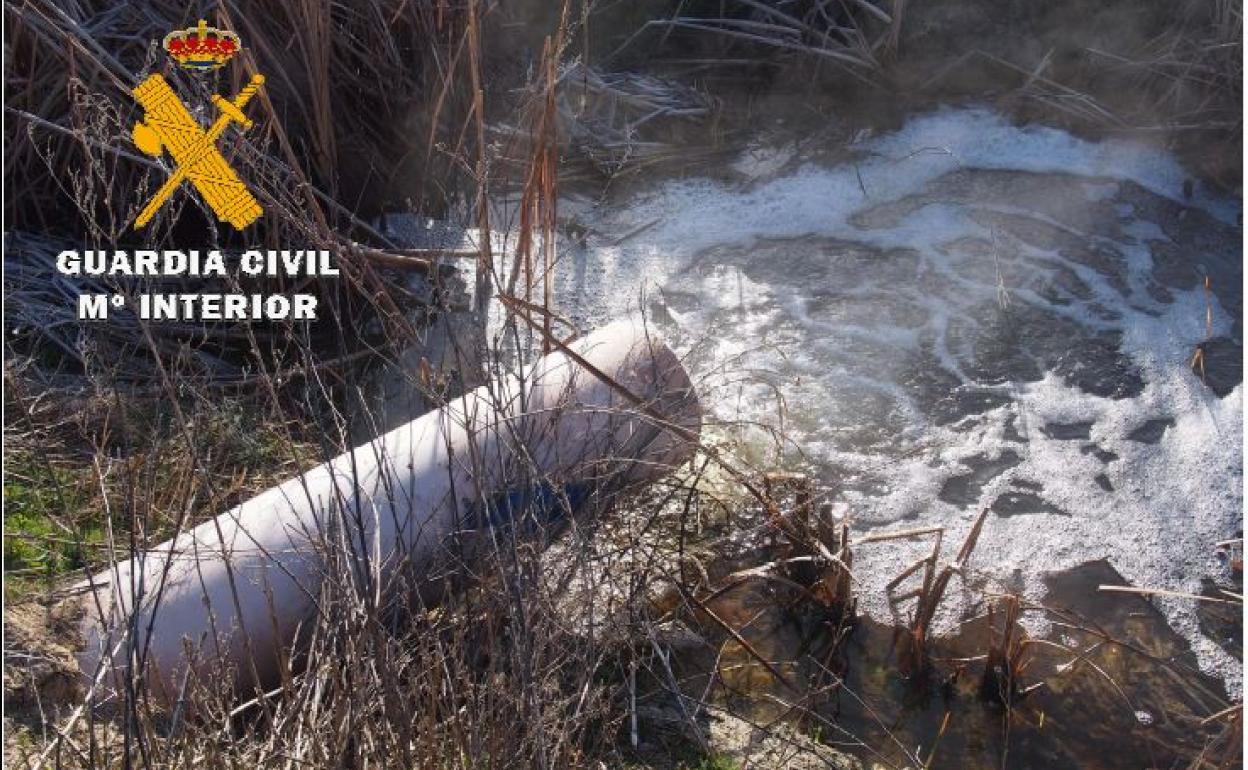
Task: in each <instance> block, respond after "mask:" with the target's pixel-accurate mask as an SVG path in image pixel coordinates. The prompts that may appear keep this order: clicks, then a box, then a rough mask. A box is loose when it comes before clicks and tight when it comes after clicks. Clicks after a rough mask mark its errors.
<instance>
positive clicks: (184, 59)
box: [163, 19, 242, 70]
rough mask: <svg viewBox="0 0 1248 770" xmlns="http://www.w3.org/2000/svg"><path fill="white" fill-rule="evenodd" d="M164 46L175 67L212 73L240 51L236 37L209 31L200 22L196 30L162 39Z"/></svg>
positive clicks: (189, 28)
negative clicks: (178, 65)
mask: <svg viewBox="0 0 1248 770" xmlns="http://www.w3.org/2000/svg"><path fill="white" fill-rule="evenodd" d="M163 45H164V48H165V51H166V52H168V54H169V55H170V56H172V57H173V58H174V60H175V61H177V63H178V64H180V65H181V66H183V67H185V68H187V69H192V70H215V69H216V68H218V67H220V66H222V65H223V64H225V63H226V62H228V61H229V60H230V59H231V58H233V56H234V54H236V53H238V51H239V49H240V48H242V45H241V43H240V41H239V39H238V35H235V34H234V33H233V32H229V31H227V30H224V29H217V28H216V27H210V26H208V22H206V21H204V20H203V19H200V20H199V25H198V26H195V27H187V28H186V29H175V30H174V31H173V32H170V33H169V34H168V35H165V40H164V43H163Z"/></svg>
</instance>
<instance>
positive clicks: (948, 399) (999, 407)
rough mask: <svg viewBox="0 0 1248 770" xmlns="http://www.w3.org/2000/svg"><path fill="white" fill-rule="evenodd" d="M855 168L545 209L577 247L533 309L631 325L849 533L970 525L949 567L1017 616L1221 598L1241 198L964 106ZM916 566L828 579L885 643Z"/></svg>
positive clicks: (746, 171)
mask: <svg viewBox="0 0 1248 770" xmlns="http://www.w3.org/2000/svg"><path fill="white" fill-rule="evenodd" d="M852 149H853V150H854V154H853V157H852V158H851V159H850V160H847V161H843V162H840V163H829V162H826V161H816V160H811V159H809V158H807V157H805V156H804V155H803V153H802V151H800V150H796V149H794V148H789V147H774V146H772V147H763V146H760V147H757V148H754V149H752V150H747V151H745V152H743V153H742V154H741V156H740V157H739V158H738V159H737V160H736V161H735V162H733V163H731V164H729V165H728V166H726V167H724V168H720V169H715V170H714V173H713V174H712V175H710V176H707V177H705V178H681V179H663V180H655V181H654V182H653V183H652V184H649V185H646V186H640V187H638V186H636V185H634V186H633V188H632V189H629V190H625V191H620V192H615V193H608V194H607V195H605V196H601V197H594V198H576V197H569V198H567V199H566V200H564V201H561V203H560V206H561V209H560V212H561V216H567V217H569V218H571V219H574V220H575V221H576V222H578V224H579V226H580V227H582V228H584V231H585V232H587V233H588V235H587V237H585V238H584V240H583V242H582V243H581V244H579V245H578V244H577V243H575V242H573V241H572V240H571V239H569V241H568V243H567V244H565V245H564V246H561V248H562V251H561V255H562V256H561V261H560V263H559V267H558V277H557V282H556V290H557V295H556V296H557V297H558V301H559V309H560V311H561V312H564V313H565V314H568V315H570V316H572V317H573V319H574V320H576V321H577V322H578V323H580V324H582V325H585V326H592V325H594V324H595V323H596V322H598V321H600V320H605V319H607V318H612V317H616V316H619V315H621V314H623V313H627V312H634V313H637V312H640V313H645V314H646V315H648V316H649V318H650V319H651V321H652V322H653V323H654V324H655V325H656V326H657V328H658V329H659V330H660V331H661V332H663V333H664V335H665V336H666V337H667V338H668V339H669V340H670V341H672V342H673V343H674V345H675V346H676V347H677V348H678V349H679V350H680V351H681V352H682V353H683V355H684V356H685V359H686V362H687V365H688V367H689V369H690V370H691V371H692V372H693V374H694V376H695V379H696V380H697V381H698V387H699V390H700V395H701V397H702V399H703V402H704V403H705V404H706V405H707V406H708V407H709V409H710V411H711V412H712V416H713V418H714V420H715V421H716V422H717V423H718V425H719V427H718V428H717V429H716V430H718V431H721V432H724V433H731V434H733V435H734V436H735V437H736V438H738V439H741V440H742V441H743V442H744V445H745V447H746V449H745V450H744V451H745V452H746V454H751V455H753V457H754V459H756V460H758V461H759V462H760V463H761V464H763V465H764V466H774V465H783V466H786V467H788V468H791V469H800V470H804V471H806V472H808V473H810V474H813V475H814V476H815V477H816V478H817V479H819V480H820V481H821V482H822V483H823V484H824V485H825V487H826V499H828V500H830V501H831V502H832V504H833V508H834V511H835V512H836V513H838V514H849V515H850V516H851V517H852V521H853V523H854V527H855V529H856V530H858V531H863V530H869V529H873V528H898V527H902V526H905V527H911V526H923V525H940V526H944V527H945V528H946V530H947V531H946V540H945V542H946V543H958V542H960V541H961V539H962V537H963V535H964V534H965V532H966V530H967V529H968V528H969V526H970V524H971V522H972V521H973V519H974V517H975V515H976V513H977V512H978V511H979V510H981V509H982V508H983V507H988V508H990V509H991V511H992V515H991V516H990V519H989V522H988V524H987V526H986V527H985V530H984V533H983V536H982V537H981V539H980V541H979V546H978V548H977V551H976V553H975V557H974V563H975V567H976V568H977V569H980V570H983V571H985V572H987V573H990V574H994V575H996V576H997V577H998V578H999V579H1000V581H1001V582H1002V584H1003V585H1005V586H1007V587H1009V588H1010V589H1011V590H1016V591H1019V592H1021V593H1022V594H1023V595H1024V596H1026V597H1027V598H1029V599H1032V600H1035V601H1041V600H1043V599H1044V598H1045V597H1046V595H1047V594H1049V593H1050V590H1051V589H1050V587H1049V586H1048V584H1047V583H1046V575H1051V574H1056V573H1058V572H1060V571H1063V570H1069V569H1072V568H1075V567H1077V566H1079V565H1081V564H1085V563H1088V562H1092V561H1096V560H1106V563H1107V564H1109V565H1112V568H1113V569H1115V570H1117V572H1118V573H1120V574H1121V575H1122V576H1123V577H1124V578H1125V579H1126V580H1127V581H1128V582H1129V583H1131V584H1133V585H1137V586H1149V587H1157V588H1166V589H1170V590H1174V591H1186V592H1191V593H1197V592H1199V591H1200V590H1201V586H1202V580H1203V579H1207V578H1211V577H1214V578H1218V577H1222V578H1224V577H1226V575H1225V574H1224V573H1225V572H1226V571H1227V568H1226V565H1225V564H1224V563H1222V562H1220V561H1219V560H1218V559H1217V558H1216V556H1215V548H1214V544H1215V543H1216V542H1217V541H1220V540H1224V539H1226V538H1230V537H1234V536H1235V535H1236V532H1237V530H1238V528H1239V527H1240V521H1241V512H1242V502H1243V501H1242V491H1241V490H1242V464H1243V457H1242V442H1241V437H1242V422H1243V392H1242V385H1241V384H1240V379H1241V360H1242V325H1241V322H1240V318H1241V315H1242V291H1241V287H1242V260H1241V237H1242V231H1241V224H1240V222H1241V203H1240V201H1239V200H1237V199H1234V200H1233V199H1225V198H1220V197H1218V196H1217V195H1215V194H1213V193H1211V192H1209V191H1207V190H1206V189H1205V188H1204V186H1203V185H1202V184H1200V183H1198V182H1192V181H1189V180H1187V179H1186V177H1185V176H1184V174H1183V171H1182V170H1181V168H1180V167H1179V166H1178V164H1177V163H1176V162H1175V161H1174V160H1173V159H1172V158H1171V157H1170V156H1168V155H1167V154H1166V153H1164V152H1163V151H1160V150H1157V149H1154V148H1149V147H1146V146H1142V145H1139V144H1133V143H1130V142H1127V141H1105V142H1089V141H1085V140H1082V139H1079V138H1076V137H1074V136H1071V135H1069V134H1067V133H1064V132H1062V131H1059V130H1055V129H1050V128H1040V127H1025V128H1020V127H1015V126H1012V125H1010V124H1009V123H1007V122H1006V121H1005V120H1004V119H1002V118H1001V117H999V116H997V115H995V114H993V113H992V112H989V111H985V110H979V109H959V110H953V109H950V110H944V111H940V112H936V113H932V114H929V115H925V116H920V117H917V118H914V119H912V120H911V121H910V122H909V123H908V124H907V125H906V126H905V127H904V128H903V129H901V130H900V131H897V132H895V133H890V134H886V135H880V136H875V137H869V138H864V139H862V140H860V141H859V142H857V143H856V144H855V146H854V147H853V148H852ZM565 246H566V247H565ZM1206 277H1207V278H1208V287H1207V288H1206V284H1205V280H1206ZM1198 345H1202V346H1203V349H1204V377H1203V381H1202V376H1201V374H1200V373H1199V369H1197V370H1193V369H1192V368H1191V367H1190V365H1189V364H1190V362H1191V360H1192V358H1193V355H1194V353H1195V351H1196V349H1197V346H1198ZM777 436H780V438H779V439H778V438H777ZM930 547H931V546H930V542H925V541H919V540H916V541H909V542H894V543H889V544H888V546H887V547H877V548H872V547H870V546H867V547H864V548H863V549H862V550H861V551H860V552H859V553H856V554H855V558H856V560H857V562H856V564H857V569H856V574H857V577H858V578H859V580H860V582H861V583H862V585H860V587H859V588H860V591H859V595H860V596H861V597H862V602H863V605H862V606H863V608H864V609H865V610H866V611H867V613H868V614H869V615H870V616H871V617H873V618H875V619H876V620H879V621H890V620H891V617H892V613H891V610H890V608H889V605H888V604H887V602H886V600H885V598H884V597H885V591H884V586H885V584H886V583H887V582H888V581H889V580H891V579H892V578H893V577H894V576H895V575H896V574H897V573H898V572H899V571H900V570H901V569H902V568H903V567H904V566H905V565H908V564H910V563H911V562H912V561H914V560H915V559H917V558H920V557H921V556H923V555H924V554H925V553H927V552H928V550H929V549H930ZM947 604H948V605H949V607H948V608H947V611H946V612H945V613H944V615H943V620H942V622H943V625H944V627H945V628H946V629H949V628H952V623H953V621H955V620H956V619H957V618H958V616H959V612H960V608H959V607H958V606H957V602H956V601H951V602H947ZM1157 604H1158V606H1159V607H1160V608H1161V610H1162V612H1163V613H1164V617H1165V618H1166V619H1167V621H1168V622H1169V624H1170V626H1171V627H1172V628H1173V629H1175V630H1176V631H1177V632H1178V633H1179V634H1180V635H1181V636H1182V637H1183V638H1185V639H1186V640H1187V642H1188V643H1190V645H1191V647H1192V649H1193V650H1194V651H1195V655H1196V658H1197V659H1198V660H1199V663H1200V666H1201V667H1202V668H1203V669H1204V670H1205V671H1206V672H1207V673H1210V674H1213V675H1216V676H1218V677H1219V678H1222V679H1223V680H1224V681H1225V682H1226V684H1227V687H1228V688H1229V689H1230V690H1231V692H1232V693H1237V692H1238V691H1239V689H1240V687H1241V685H1240V677H1241V673H1240V672H1241V666H1240V664H1239V663H1238V661H1236V660H1234V659H1233V657H1232V656H1230V655H1229V654H1228V653H1227V652H1226V651H1225V650H1224V649H1223V648H1222V647H1221V646H1219V644H1218V643H1217V642H1216V640H1214V639H1211V638H1210V637H1209V636H1208V635H1206V634H1205V633H1202V631H1201V629H1200V626H1199V623H1198V619H1197V612H1196V607H1195V603H1194V602H1192V601H1190V600H1180V599H1160V600H1157ZM1029 622H1031V623H1033V624H1038V626H1039V627H1035V628H1033V629H1032V630H1033V631H1035V632H1037V633H1045V632H1046V631H1047V630H1048V629H1046V628H1044V627H1043V626H1044V622H1043V620H1032V621H1029Z"/></svg>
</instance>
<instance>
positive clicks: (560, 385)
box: [79, 321, 701, 703]
mask: <svg viewBox="0 0 1248 770" xmlns="http://www.w3.org/2000/svg"><path fill="white" fill-rule="evenodd" d="M571 350H572V351H573V352H574V355H568V354H566V353H563V352H556V353H552V354H550V355H547V356H545V357H543V358H541V359H540V360H538V361H537V362H536V363H535V364H534V365H533V366H532V367H531V369H530V370H529V371H527V372H525V373H524V374H523V375H522V376H520V377H510V378H505V379H503V380H501V381H498V382H496V383H494V384H493V385H486V386H483V387H481V388H479V389H477V390H475V391H472V392H471V393H469V394H467V395H465V396H463V397H462V398H460V399H457V400H455V401H453V402H451V403H450V404H448V405H447V406H445V407H443V408H442V409H439V410H436V411H434V412H430V413H429V414H426V415H424V416H422V417H420V418H418V419H416V420H413V421H412V422H410V423H408V424H406V425H403V426H401V427H399V428H396V429H395V430H392V431H390V432H389V433H386V434H385V435H382V436H380V437H378V438H376V439H374V440H373V441H371V442H369V443H367V444H364V445H362V446H360V447H357V448H356V449H354V450H353V451H351V452H347V453H345V454H343V455H340V456H339V457H337V458H335V459H333V460H331V461H329V462H327V463H324V464H322V465H319V466H317V467H316V468H313V469H312V470H309V471H308V472H306V473H304V474H303V475H301V476H298V477H296V478H293V479H290V480H289V481H287V482H285V483H283V484H281V485H279V486H276V487H273V488H271V489H268V490H266V491H265V492H262V493H260V494H259V495H257V496H256V497H253V498H252V499H250V500H248V501H246V502H244V503H242V504H241V505H239V506H238V507H236V508H234V509H233V510H230V511H228V512H226V513H224V514H221V515H220V516H218V517H216V518H215V519H213V520H210V521H208V522H205V523H203V524H201V525H199V526H198V527H196V528H194V529H192V530H190V531H188V532H186V533H183V534H182V535H181V536H180V537H178V538H176V539H175V540H173V541H170V542H166V543H163V544H161V545H159V546H157V547H155V548H153V549H151V550H149V551H147V552H145V553H142V554H139V555H136V556H135V557H134V558H133V559H131V560H129V561H123V562H118V563H116V564H114V565H113V566H112V567H111V568H109V569H108V570H105V571H103V572H101V573H99V574H98V575H95V576H94V577H93V578H92V579H91V580H89V581H88V582H87V583H86V584H84V586H85V600H84V601H86V603H87V614H86V616H85V618H84V620H83V625H82V631H83V639H84V641H85V646H84V647H83V649H82V651H81V653H80V654H79V663H80V665H81V667H82V671H83V673H84V675H85V676H86V677H88V678H89V679H93V680H94V679H96V677H97V674H101V673H103V678H102V680H101V681H102V683H103V686H104V689H105V690H114V689H115V688H114V687H113V686H110V685H109V684H108V683H109V682H118V681H120V680H119V679H116V678H112V677H116V676H117V675H118V674H119V673H120V674H124V673H125V671H126V667H127V666H130V665H138V664H137V663H136V661H138V660H139V659H140V655H139V654H136V651H140V652H141V658H142V661H143V663H142V665H144V666H146V668H145V676H146V680H145V681H146V686H147V689H148V691H149V692H150V693H152V694H153V695H155V696H156V697H157V699H158V700H161V701H164V702H166V703H172V702H173V701H174V699H175V698H177V697H178V694H179V692H180V689H181V687H182V686H183V683H184V682H185V681H186V679H187V675H188V673H189V672H194V673H196V674H198V675H214V676H220V675H222V674H221V672H222V671H231V670H232V674H229V675H232V676H233V677H234V684H235V685H238V686H244V685H248V684H261V685H263V684H267V683H269V682H271V681H272V679H273V677H274V675H275V673H276V672H277V665H278V661H279V660H280V657H279V656H280V655H281V654H283V653H289V652H290V649H291V646H292V645H293V643H294V640H295V636H296V633H297V629H298V627H299V626H300V624H301V623H302V624H306V623H307V621H308V620H309V619H310V618H311V617H312V616H313V613H314V612H315V609H316V604H315V602H316V599H317V597H318V592H319V591H320V589H321V584H322V581H323V579H324V577H325V576H326V575H327V574H328V570H327V568H326V561H325V553H326V548H325V544H326V543H337V544H339V545H340V546H343V547H342V548H340V549H338V552H339V553H343V552H347V553H350V554H353V555H352V556H351V557H350V558H351V559H352V560H353V567H354V569H355V571H356V574H357V575H358V576H361V577H362V578H363V579H366V580H371V583H369V584H370V585H372V586H385V585H386V584H387V583H388V582H390V581H391V579H392V578H393V577H394V576H395V575H396V573H397V570H398V569H399V568H400V567H403V568H404V569H405V570H408V569H411V570H413V572H412V573H408V572H406V571H405V572H404V574H405V575H406V574H416V575H418V576H419V575H421V574H424V572H425V571H427V570H428V569H429V568H430V567H431V566H433V565H434V564H437V563H440V562H439V560H438V559H439V555H440V554H443V555H447V551H448V549H450V548H452V547H454V544H456V543H458V542H460V541H461V540H462V535H463V533H464V532H465V531H466V530H472V529H474V528H475V529H482V528H484V527H489V526H491V524H497V523H498V519H499V517H500V516H502V517H505V516H506V515H507V514H508V512H509V510H514V509H515V507H516V506H514V505H512V504H514V503H515V501H516V500H517V499H518V497H524V496H525V494H526V492H528V491H532V490H533V489H534V487H533V485H532V484H533V479H534V478H535V477H536V478H539V479H540V480H541V481H542V482H543V483H542V484H541V485H540V486H539V487H537V489H538V490H540V491H539V496H545V497H549V496H550V495H551V492H552V491H553V490H563V491H566V492H567V495H566V497H563V496H560V499H563V500H567V499H572V500H573V501H574V503H575V502H576V501H579V500H583V499H585V497H586V494H587V493H596V492H604V491H605V492H609V491H611V490H615V489H618V488H619V486H620V485H621V484H626V483H634V482H644V481H647V480H651V479H654V478H657V477H658V476H660V475H662V474H663V473H665V472H667V471H668V470H669V469H671V468H673V467H676V466H678V465H680V464H681V463H683V462H685V461H686V460H688V459H689V457H690V456H691V455H692V453H693V450H694V441H695V440H696V436H697V433H698V431H699V428H700V424H701V418H700V410H699V407H698V403H697V399H696V397H695V395H694V393H693V388H692V385H691V383H690V381H689V377H688V375H687V374H686V372H685V371H684V368H683V367H682V366H681V364H680V361H679V360H678V359H677V357H676V356H675V354H673V353H672V351H671V350H670V349H668V348H667V347H666V346H665V345H664V344H663V343H662V342H660V341H659V340H658V339H656V338H655V337H653V336H652V334H651V333H650V332H649V331H648V330H646V329H644V328H643V327H641V326H639V325H635V324H633V323H631V322H627V321H626V322H620V323H616V324H612V325H610V326H607V327H605V328H603V329H601V330H599V331H597V332H595V333H593V334H591V335H589V336H588V337H586V338H584V339H582V340H580V341H579V342H577V343H576V344H574V345H573V346H571ZM586 364H588V368H587V367H586ZM595 370H596V371H595ZM603 374H605V375H606V376H607V377H609V378H610V379H611V380H613V381H614V383H615V384H614V385H613V384H610V383H608V382H605V381H604V380H603V378H602V377H601V376H600V375H603ZM629 394H632V395H635V396H637V397H639V398H640V399H641V400H642V401H644V402H645V403H644V404H642V405H639V404H638V403H636V402H635V401H634V400H633V399H632V398H630V397H629ZM672 426H675V427H672ZM534 471H536V474H535V472H534ZM500 500H501V501H505V502H503V503H499V501H500ZM377 590H378V591H380V590H382V589H380V588H378V589H377ZM135 597H138V599H137V601H136V599H135ZM383 598H384V597H383ZM136 608H137V609H136ZM188 664H189V671H188ZM221 664H224V666H222V665H221ZM101 666H109V667H110V668H109V669H108V670H107V671H102V669H101V668H100V667H101ZM257 680H258V681H257Z"/></svg>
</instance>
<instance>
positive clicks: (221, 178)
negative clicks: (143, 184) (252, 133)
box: [133, 74, 264, 230]
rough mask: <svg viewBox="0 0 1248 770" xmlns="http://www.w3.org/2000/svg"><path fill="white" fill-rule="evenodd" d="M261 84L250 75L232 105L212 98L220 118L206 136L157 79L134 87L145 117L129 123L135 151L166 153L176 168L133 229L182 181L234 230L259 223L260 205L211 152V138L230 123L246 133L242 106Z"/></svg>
mask: <svg viewBox="0 0 1248 770" xmlns="http://www.w3.org/2000/svg"><path fill="white" fill-rule="evenodd" d="M263 84H264V76H263V75H259V74H257V75H252V76H251V82H249V83H248V84H247V85H246V86H245V87H244V88H243V90H241V91H239V92H238V96H236V97H234V100H233V101H230V100H228V99H224V98H222V97H221V96H218V95H216V94H213V97H212V103H213V104H215V105H216V106H217V109H218V110H220V112H221V114H220V115H219V116H218V117H217V119H216V120H215V121H214V122H213V124H212V125H211V126H210V127H209V128H208V130H207V131H204V130H203V129H202V128H200V126H199V123H198V122H196V120H195V118H194V117H192V115H191V113H190V112H188V111H187V109H186V107H185V106H184V105H183V104H182V101H181V100H180V99H179V98H178V95H177V94H175V93H174V92H173V89H172V88H170V87H169V84H168V83H167V82H165V79H164V78H163V77H162V76H161V75H160V74H154V75H152V76H151V77H149V78H147V80H144V81H143V82H142V83H140V84H139V85H138V86H136V87H135V89H134V98H135V99H137V100H138V102H139V104H141V105H142V106H143V109H144V111H145V113H146V114H145V115H144V119H143V120H142V121H140V122H138V123H135V124H134V132H133V137H134V144H135V146H136V147H138V148H139V149H140V150H142V151H143V152H145V153H147V154H148V155H151V156H154V157H159V156H160V154H161V151H162V149H163V150H168V151H169V155H170V156H172V157H173V160H174V162H175V163H176V164H177V168H175V169H174V170H173V173H172V174H170V175H169V178H168V179H166V180H165V183H164V184H162V185H161V186H160V189H159V190H157V191H156V194H155V195H153V196H152V199H151V200H150V201H148V203H147V205H146V206H144V207H143V210H142V211H140V212H139V216H138V218H137V219H136V220H135V222H134V226H135V228H136V229H138V228H141V227H143V226H144V225H146V224H147V223H148V222H149V221H151V219H152V217H153V216H155V215H156V212H157V211H159V210H160V207H161V206H163V205H165V201H167V200H169V198H170V196H172V195H173V193H174V191H175V190H177V189H178V185H180V184H181V183H182V180H184V179H189V180H191V184H193V185H195V189H196V190H198V191H199V194H200V195H202V196H203V197H204V200H205V201H206V202H207V203H208V205H209V206H210V207H211V208H212V210H213V211H215V212H216V214H217V216H218V217H220V218H221V219H223V220H225V221H226V222H229V223H230V224H231V225H233V226H234V228H235V229H237V230H242V229H243V228H244V227H246V226H247V225H249V224H251V223H252V222H254V221H256V219H258V218H259V216H260V214H261V213H262V212H261V209H260V203H259V202H258V201H257V200H256V199H255V197H254V196H253V195H252V194H251V191H249V190H248V189H247V185H245V184H243V180H241V179H239V178H238V174H236V173H234V169H232V168H230V165H229V164H228V163H227V162H226V161H225V157H224V156H222V155H221V152H220V151H219V150H218V149H217V139H219V138H220V137H221V134H223V133H224V132H225V129H226V128H228V127H229V125H230V123H238V124H239V125H240V126H242V127H243V128H244V129H247V128H251V126H252V122H251V121H250V120H248V118H247V116H246V115H244V114H243V107H245V106H246V105H247V102H248V101H249V100H250V99H251V97H253V96H255V94H256V91H258V90H260V86H262V85H263Z"/></svg>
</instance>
